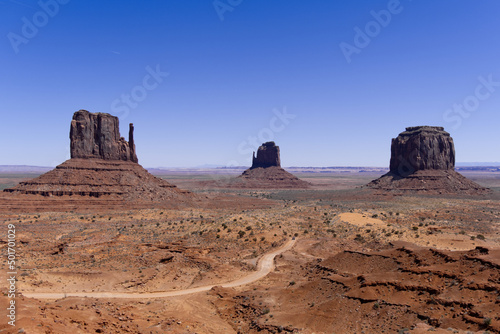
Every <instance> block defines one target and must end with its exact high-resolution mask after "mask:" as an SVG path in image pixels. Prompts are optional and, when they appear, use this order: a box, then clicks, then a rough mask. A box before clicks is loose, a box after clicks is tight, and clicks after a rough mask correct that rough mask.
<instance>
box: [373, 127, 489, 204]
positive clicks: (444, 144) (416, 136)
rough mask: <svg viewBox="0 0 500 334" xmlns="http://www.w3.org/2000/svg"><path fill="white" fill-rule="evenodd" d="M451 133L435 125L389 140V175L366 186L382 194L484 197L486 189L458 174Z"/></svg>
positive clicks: (411, 129) (407, 132) (409, 129)
mask: <svg viewBox="0 0 500 334" xmlns="http://www.w3.org/2000/svg"><path fill="white" fill-rule="evenodd" d="M454 167H455V148H454V145H453V139H452V138H451V137H450V134H449V133H448V132H446V131H444V129H443V128H442V127H438V126H415V127H410V128H406V131H405V132H402V133H400V134H399V136H398V137H397V138H394V139H392V145H391V162H390V171H389V173H387V174H385V175H382V176H381V177H379V178H378V179H376V180H373V181H372V182H370V183H368V184H367V185H366V186H367V187H368V188H372V189H377V190H379V191H382V192H383V193H386V192H392V193H426V194H468V195H483V194H487V193H489V192H490V190H489V189H487V188H484V187H482V186H480V185H479V184H477V183H475V182H473V181H471V180H469V179H467V178H466V177H464V176H463V175H461V174H459V173H457V172H456V171H455V169H454Z"/></svg>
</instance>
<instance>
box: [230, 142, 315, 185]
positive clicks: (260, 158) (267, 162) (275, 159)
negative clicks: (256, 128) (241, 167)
mask: <svg viewBox="0 0 500 334" xmlns="http://www.w3.org/2000/svg"><path fill="white" fill-rule="evenodd" d="M225 186H229V187H233V188H308V187H309V186H310V184H309V183H308V182H306V181H303V180H301V179H299V178H298V177H296V176H295V175H293V174H291V173H289V172H287V171H286V170H284V169H283V168H281V160H280V148H279V146H276V144H275V143H274V142H273V141H270V142H267V143H264V144H262V145H261V146H260V147H259V149H258V150H257V156H255V152H254V154H253V159H252V167H250V168H249V169H247V170H245V171H244V172H243V174H241V175H240V176H239V177H237V178H236V179H235V180H232V181H231V182H230V183H229V184H226V185H225Z"/></svg>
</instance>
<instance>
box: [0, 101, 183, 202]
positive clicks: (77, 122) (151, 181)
mask: <svg viewBox="0 0 500 334" xmlns="http://www.w3.org/2000/svg"><path fill="white" fill-rule="evenodd" d="M69 137H70V142H71V143H70V145H71V146H70V148H71V159H69V160H67V161H65V162H64V163H62V164H60V165H59V166H57V167H56V168H55V169H53V170H51V171H49V172H47V173H45V174H43V175H41V176H39V177H37V178H35V179H32V180H30V181H27V182H21V183H20V184H18V185H17V186H15V187H13V188H10V189H5V190H4V191H6V192H11V193H18V194H34V195H43V196H66V195H67V196H80V197H88V196H90V197H102V196H109V197H113V198H114V197H117V198H120V199H125V200H133V201H137V200H146V201H155V202H161V201H164V200H170V199H186V198H188V197H190V196H191V194H190V193H189V192H188V191H184V190H180V189H178V188H177V187H176V186H174V185H172V184H170V183H168V182H167V181H165V180H163V179H160V178H157V177H155V176H153V175H151V174H150V173H148V172H147V171H146V170H145V169H144V168H143V167H142V166H141V165H139V163H138V162H139V159H138V158H137V154H136V150H135V144H134V125H133V124H130V125H129V140H128V141H126V140H125V139H124V138H123V137H120V130H119V120H118V117H115V116H112V115H110V114H105V113H90V112H88V111H86V110H79V111H77V112H75V113H74V115H73V119H72V121H71V127H70V134H69Z"/></svg>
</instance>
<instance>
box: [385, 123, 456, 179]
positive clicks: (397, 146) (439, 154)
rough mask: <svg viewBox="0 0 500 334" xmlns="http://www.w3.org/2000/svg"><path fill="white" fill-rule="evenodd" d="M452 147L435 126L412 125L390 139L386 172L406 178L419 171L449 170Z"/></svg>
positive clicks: (452, 163) (449, 140)
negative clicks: (388, 167)
mask: <svg viewBox="0 0 500 334" xmlns="http://www.w3.org/2000/svg"><path fill="white" fill-rule="evenodd" d="M454 167H455V148H454V145H453V139H452V138H451V137H450V134H449V133H448V132H446V131H444V128H442V127H438V126H415V127H409V128H406V131H405V132H402V133H400V134H399V136H398V137H397V138H393V139H392V145H391V162H390V171H391V172H392V173H395V174H398V175H401V176H407V175H410V174H412V173H414V172H416V171H419V170H453V168H454Z"/></svg>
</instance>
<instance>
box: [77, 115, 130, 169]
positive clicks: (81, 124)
mask: <svg viewBox="0 0 500 334" xmlns="http://www.w3.org/2000/svg"><path fill="white" fill-rule="evenodd" d="M69 137H70V140H71V158H75V159H91V158H97V159H103V160H122V161H132V162H138V159H137V155H136V154H135V145H134V125H133V124H130V131H129V141H128V142H127V141H126V140H125V139H124V138H123V137H120V127H119V120H118V117H115V116H111V115H110V114H103V113H96V114H93V113H90V112H88V111H86V110H80V111H77V112H75V114H74V115H73V120H72V121H71V130H70V133H69Z"/></svg>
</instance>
